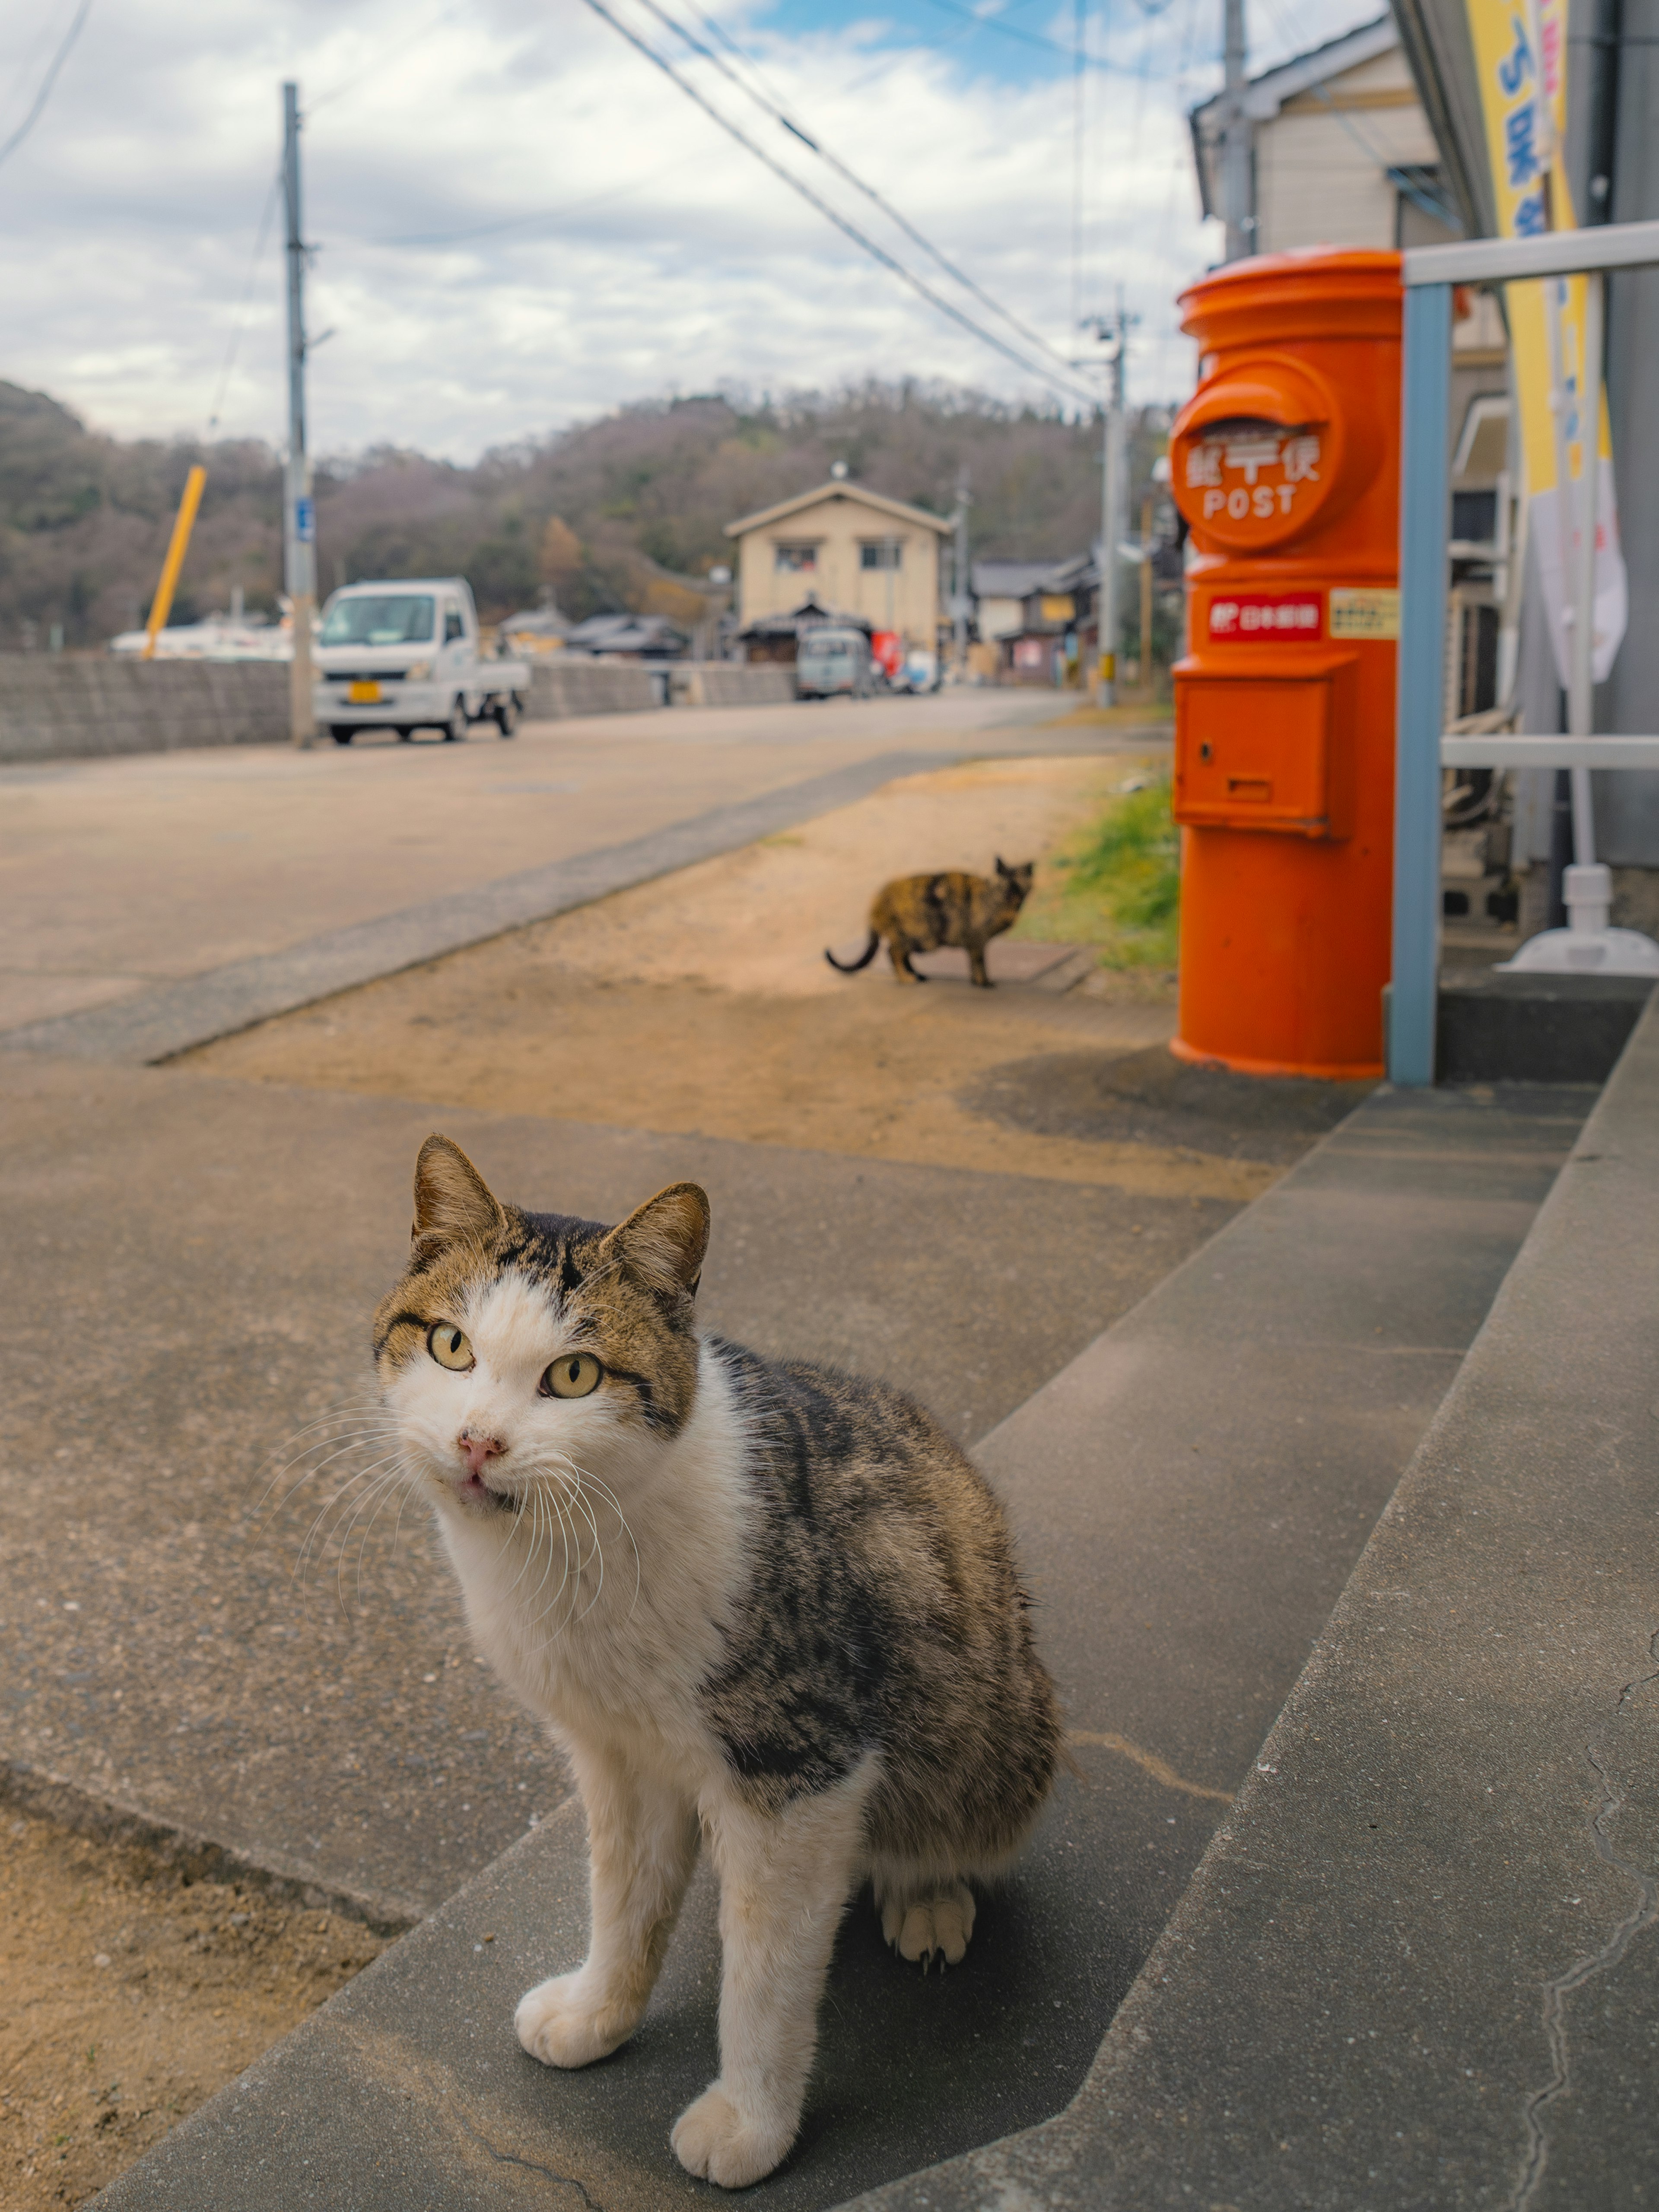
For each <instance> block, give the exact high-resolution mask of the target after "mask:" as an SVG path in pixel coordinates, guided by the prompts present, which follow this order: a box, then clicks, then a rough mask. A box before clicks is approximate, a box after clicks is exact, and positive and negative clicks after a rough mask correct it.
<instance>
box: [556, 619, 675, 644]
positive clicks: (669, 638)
mask: <svg viewBox="0 0 1659 2212" xmlns="http://www.w3.org/2000/svg"><path fill="white" fill-rule="evenodd" d="M565 642H566V644H567V645H573V646H574V647H576V648H577V650H578V651H579V652H583V653H682V652H684V649H685V647H687V646H688V645H689V644H690V642H691V641H690V636H689V635H688V634H687V633H686V632H685V631H684V630H683V629H681V628H680V626H679V624H678V623H673V622H670V620H669V619H668V617H667V616H666V615H589V617H587V620H586V622H580V623H577V624H576V627H575V628H574V629H573V630H572V631H571V633H570V635H569V636H568V638H567V639H566V640H565Z"/></svg>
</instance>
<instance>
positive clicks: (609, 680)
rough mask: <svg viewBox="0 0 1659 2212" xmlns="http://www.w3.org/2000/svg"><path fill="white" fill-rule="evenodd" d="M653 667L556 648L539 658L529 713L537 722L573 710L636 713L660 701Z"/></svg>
mask: <svg viewBox="0 0 1659 2212" xmlns="http://www.w3.org/2000/svg"><path fill="white" fill-rule="evenodd" d="M661 690H662V687H661V683H660V680H659V677H658V675H657V672H656V671H655V670H653V669H650V668H647V667H645V666H643V665H641V663H639V662H637V661H614V660H587V659H579V658H578V657H577V656H576V655H575V654H574V653H572V654H570V655H569V656H568V658H567V657H566V655H564V654H563V653H556V654H554V655H552V656H550V658H549V659H546V660H538V661H537V662H535V663H534V665H532V668H531V671H530V693H529V696H528V697H527V698H526V701H525V713H526V715H527V716H528V718H529V719H530V720H532V722H556V721H562V720H564V719H565V717H566V716H567V715H570V714H639V713H641V711H643V710H644V709H646V708H652V707H655V706H658V705H659V704H660V703H661Z"/></svg>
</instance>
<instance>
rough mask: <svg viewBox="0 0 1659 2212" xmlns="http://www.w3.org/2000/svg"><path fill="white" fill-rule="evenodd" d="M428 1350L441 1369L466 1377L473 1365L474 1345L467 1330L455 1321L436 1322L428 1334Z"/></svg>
mask: <svg viewBox="0 0 1659 2212" xmlns="http://www.w3.org/2000/svg"><path fill="white" fill-rule="evenodd" d="M426 1348H427V1350H428V1352H430V1353H431V1354H432V1357H433V1358H435V1360H436V1361H437V1363H438V1364H439V1366H440V1367H448V1368H452V1369H453V1370H454V1372H455V1373H456V1374H457V1375H465V1372H466V1370H467V1369H468V1368H469V1367H471V1364H472V1345H471V1340H470V1339H469V1338H468V1336H467V1334H466V1332H465V1329H459V1328H456V1326H455V1324H454V1322H453V1321H435V1322H433V1324H432V1326H431V1328H429V1329H428V1331H427V1333H426Z"/></svg>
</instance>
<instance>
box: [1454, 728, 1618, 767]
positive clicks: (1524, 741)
mask: <svg viewBox="0 0 1659 2212" xmlns="http://www.w3.org/2000/svg"><path fill="white" fill-rule="evenodd" d="M1440 762H1441V765H1442V767H1443V768H1541V769H1552V768H1576V769H1593V768H1616V769H1659V737H1656V738H1517V737H1511V736H1510V734H1509V733H1508V732H1499V733H1498V735H1496V736H1493V737H1462V736H1461V735H1456V734H1454V733H1453V732H1448V733H1447V734H1446V735H1445V736H1444V737H1443V738H1441V740H1440Z"/></svg>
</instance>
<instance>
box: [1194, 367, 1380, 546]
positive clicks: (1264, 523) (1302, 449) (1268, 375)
mask: <svg viewBox="0 0 1659 2212" xmlns="http://www.w3.org/2000/svg"><path fill="white" fill-rule="evenodd" d="M1344 415H1345V410H1344V409H1343V407H1342V405H1341V404H1340V402H1339V400H1338V398H1337V397H1336V395H1335V393H1334V392H1333V391H1332V390H1331V388H1330V386H1328V384H1327V383H1326V381H1325V380H1324V379H1323V377H1322V376H1320V375H1319V374H1317V373H1316V371H1315V370H1313V369H1311V368H1309V367H1308V366H1307V365H1306V364H1305V363H1304V362H1298V361H1296V360H1294V359H1291V358H1287V357H1286V356H1285V355H1283V354H1267V353H1263V354H1251V355H1247V356H1245V357H1244V358H1243V359H1242V360H1240V359H1238V358H1237V357H1234V358H1232V359H1231V360H1230V361H1229V362H1228V364H1227V366H1226V367H1225V368H1221V369H1219V370H1218V371H1217V372H1216V374H1214V375H1212V376H1209V377H1207V378H1206V380H1205V381H1204V382H1203V383H1202V384H1200V386H1199V387H1198V390H1197V391H1196V392H1194V394H1193V396H1192V398H1190V399H1189V400H1188V402H1187V404H1186V405H1185V406H1184V407H1183V408H1182V410H1181V412H1180V414H1179V415H1177V416H1176V419H1175V422H1174V423H1173V425H1172V426H1171V428H1170V490H1171V492H1172V493H1173V494H1174V496H1175V502H1176V506H1177V507H1179V508H1180V509H1181V511H1182V513H1183V514H1184V515H1185V516H1186V518H1187V520H1188V522H1189V523H1190V524H1191V525H1192V526H1193V529H1194V532H1195V533H1197V535H1198V537H1199V538H1200V542H1207V543H1208V544H1214V545H1218V546H1222V547H1225V549H1226V550H1228V551H1229V552H1232V553H1265V552H1267V551H1268V550H1270V549H1271V548H1273V547H1276V546H1280V545H1283V544H1285V543H1286V542H1287V541H1288V540H1289V539H1291V538H1301V537H1304V536H1305V535H1306V534H1307V532H1309V531H1310V530H1311V529H1312V528H1313V527H1314V526H1315V525H1316V522H1317V521H1318V520H1320V519H1321V517H1322V515H1323V514H1324V513H1325V511H1326V510H1327V509H1328V507H1329V506H1330V503H1331V501H1333V499H1334V500H1335V501H1337V502H1338V504H1339V506H1340V504H1341V503H1343V501H1344V500H1345V498H1351V497H1352V491H1353V485H1352V482H1351V481H1347V479H1348V478H1349V475H1350V472H1349V471H1347V469H1346V467H1345V462H1346V453H1347V448H1348V445H1349V441H1348V438H1347V435H1346V423H1345V420H1344Z"/></svg>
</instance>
